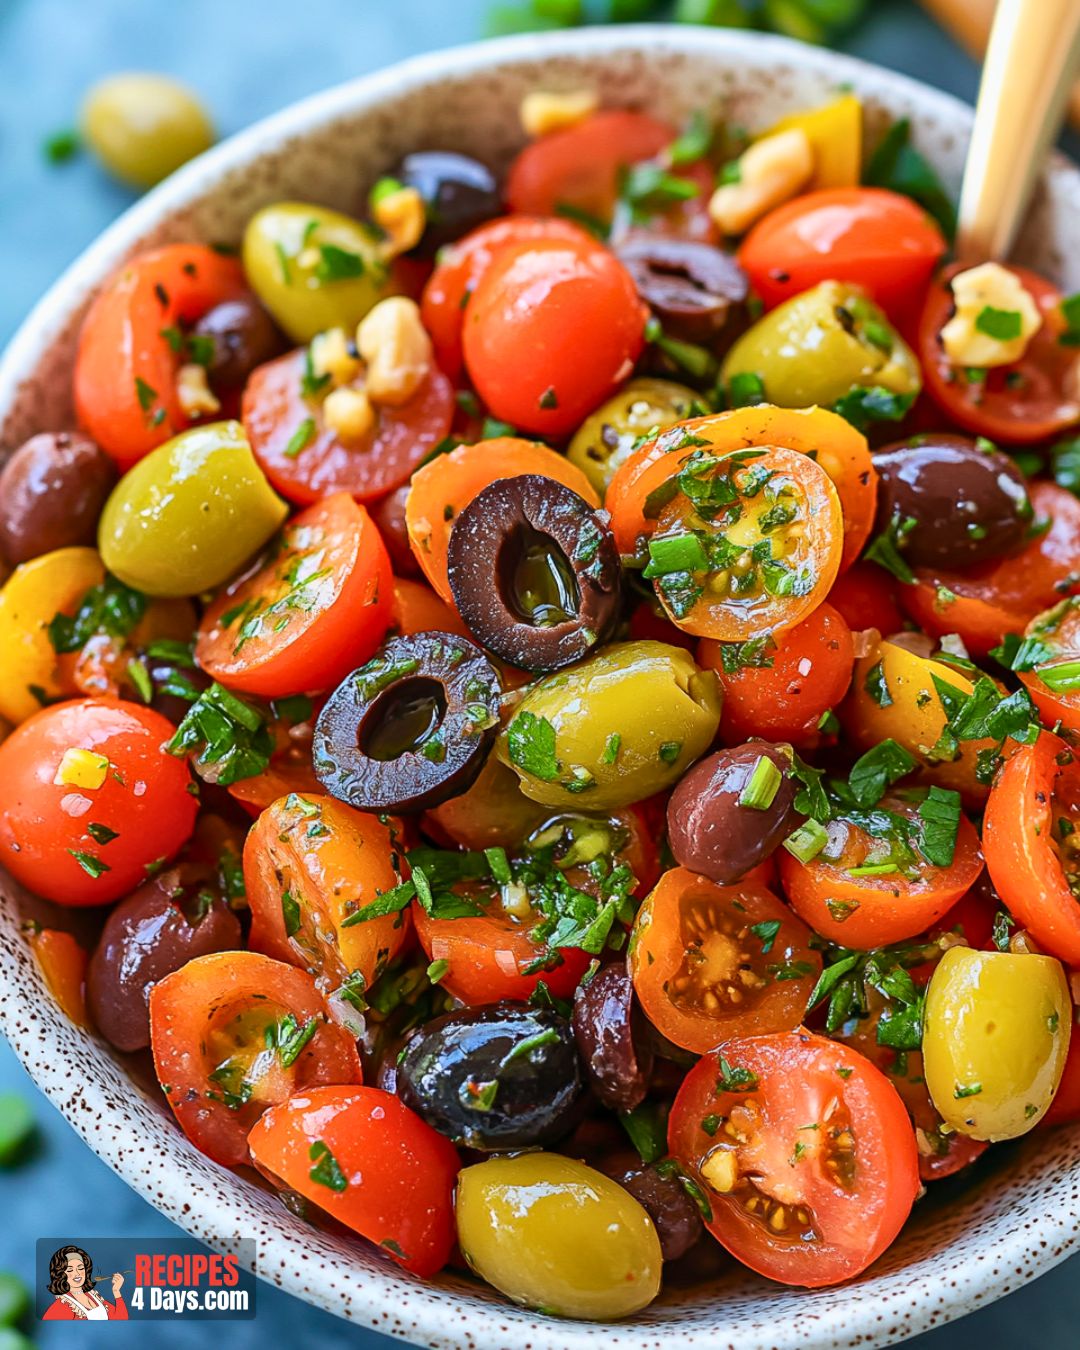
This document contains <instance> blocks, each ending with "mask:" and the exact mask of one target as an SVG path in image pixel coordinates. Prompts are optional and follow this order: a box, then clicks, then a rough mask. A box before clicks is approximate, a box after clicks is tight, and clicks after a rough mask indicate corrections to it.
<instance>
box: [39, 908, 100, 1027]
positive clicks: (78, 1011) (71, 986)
mask: <svg viewBox="0 0 1080 1350" xmlns="http://www.w3.org/2000/svg"><path fill="white" fill-rule="evenodd" d="M28 941H29V943H30V950H31V951H32V952H33V953H34V959H35V960H36V961H37V963H38V967H39V969H40V970H41V976H42V979H43V980H44V981H45V983H46V984H47V985H48V987H49V993H50V994H52V996H53V998H54V999H56V1002H57V1004H58V1005H59V1007H60V1011H61V1012H62V1013H63V1014H64V1016H65V1017H66V1018H67V1019H68V1021H70V1022H74V1023H75V1025H76V1026H77V1027H85V1026H89V1025H90V1023H89V1020H88V1019H87V1016H86V962H87V955H86V951H85V950H84V949H83V948H82V947H80V946H79V944H78V942H76V941H75V939H74V938H73V937H72V935H71V934H70V933H65V932H64V931H63V930H62V929H60V928H35V929H34V930H33V931H32V932H31V933H30V934H29V937H28Z"/></svg>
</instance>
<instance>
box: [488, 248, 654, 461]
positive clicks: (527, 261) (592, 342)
mask: <svg viewBox="0 0 1080 1350" xmlns="http://www.w3.org/2000/svg"><path fill="white" fill-rule="evenodd" d="M648 317H649V315H648V310H647V309H646V307H645V305H644V304H642V302H641V300H640V299H639V298H638V293H637V290H636V288H635V286H634V282H633V278H632V277H631V276H630V273H629V272H628V271H627V270H626V268H625V267H624V266H623V265H622V263H621V262H619V260H618V258H616V257H615V255H614V254H613V253H609V252H608V251H607V249H604V248H601V247H600V246H599V245H598V244H597V243H595V242H593V241H588V242H584V243H579V242H577V241H576V240H555V239H550V238H549V239H536V240H533V241H532V242H531V243H526V244H514V245H508V246H507V247H506V248H503V249H500V251H499V252H498V253H497V254H496V255H495V257H494V258H493V259H492V261H491V264H490V266H489V267H488V268H487V270H486V271H485V272H484V275H483V276H482V277H481V278H480V280H479V282H478V283H477V286H476V289H475V291H473V293H472V295H471V296H470V297H469V301H468V304H467V305H466V306H465V328H464V333H463V342H464V351H465V366H466V369H467V370H468V372H469V378H470V379H471V380H472V382H473V384H474V385H475V386H476V391H477V393H478V394H479V395H480V397H481V398H482V399H483V400H484V402H485V403H486V404H487V406H488V407H489V408H490V409H491V412H492V413H493V415H494V416H495V417H500V418H503V419H504V420H505V421H507V422H509V423H511V425H513V426H515V427H520V428H521V429H522V431H527V432H528V431H531V432H535V433H536V434H537V435H540V436H550V437H556V438H557V437H561V436H567V435H569V434H570V432H572V431H573V430H574V429H575V428H576V427H578V426H580V424H581V423H582V422H583V421H584V420H585V418H586V417H587V416H588V415H589V413H591V412H592V411H593V409H594V408H596V407H597V406H598V405H599V404H600V403H602V402H603V401H604V399H606V398H607V397H608V395H609V394H612V393H614V391H615V389H616V387H617V386H618V385H619V384H620V383H621V382H622V381H623V380H625V379H626V378H627V377H628V376H629V375H630V373H631V372H632V370H633V368H634V362H635V361H636V360H637V358H638V357H639V356H640V355H641V351H642V348H643V347H644V345H645V336H644V334H645V321H646V319H647V318H648ZM570 332H573V334H574V340H573V342H568V341H567V334H568V333H570Z"/></svg>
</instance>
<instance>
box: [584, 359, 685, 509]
mask: <svg viewBox="0 0 1080 1350" xmlns="http://www.w3.org/2000/svg"><path fill="white" fill-rule="evenodd" d="M697 397H698V396H697V394H695V393H694V391H693V390H692V389H688V388H687V387H686V385H684V384H675V383H674V382H673V381H671V380H648V379H641V380H631V381H630V383H629V384H626V385H624V386H623V387H622V388H621V389H620V390H619V392H618V393H617V394H614V395H613V396H612V397H611V398H609V399H608V401H607V402H606V403H603V404H601V405H600V407H599V408H597V410H596V411H595V412H594V413H592V414H591V415H590V416H589V417H587V418H586V419H585V421H584V422H582V424H581V426H580V427H578V429H577V431H576V432H575V434H574V439H573V440H572V441H571V442H570V446H569V449H568V450H567V452H566V458H567V459H568V460H569V461H570V462H571V464H576V465H577V466H578V468H579V469H580V470H581V471H582V473H583V474H584V475H585V477H586V478H587V479H588V480H589V482H590V483H591V484H592V485H593V487H594V488H595V489H596V490H597V492H599V493H600V495H601V497H602V496H603V495H604V493H605V492H606V491H607V488H608V484H609V483H610V482H611V480H612V478H613V477H614V476H615V470H616V469H617V468H618V467H619V465H620V464H622V462H623V461H624V460H625V459H627V458H628V457H629V455H630V452H631V450H632V449H633V448H634V445H635V443H636V442H637V441H638V439H639V438H640V437H641V436H644V435H645V434H646V432H648V431H651V430H652V428H653V427H659V429H660V430H661V431H663V430H664V428H665V427H670V426H674V425H675V423H676V422H683V421H685V420H686V418H688V417H690V416H691V414H692V409H693V406H694V402H695V400H696V399H697Z"/></svg>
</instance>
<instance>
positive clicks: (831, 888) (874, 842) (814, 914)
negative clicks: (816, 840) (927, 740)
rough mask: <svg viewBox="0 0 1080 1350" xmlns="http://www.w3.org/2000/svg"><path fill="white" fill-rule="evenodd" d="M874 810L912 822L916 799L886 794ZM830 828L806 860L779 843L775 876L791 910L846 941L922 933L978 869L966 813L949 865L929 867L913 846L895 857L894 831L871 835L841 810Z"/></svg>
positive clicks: (884, 940)
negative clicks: (823, 844)
mask: <svg viewBox="0 0 1080 1350" xmlns="http://www.w3.org/2000/svg"><path fill="white" fill-rule="evenodd" d="M875 809H876V811H877V812H878V813H881V812H885V811H888V812H891V813H893V815H895V816H899V817H903V818H904V819H905V820H907V821H913V820H915V818H916V816H917V813H918V809H919V803H918V801H917V800H914V799H913V797H910V796H908V795H907V794H905V795H904V796H900V795H889V796H886V797H884V798H883V799H882V801H881V802H880V803H879V804H878V806H877V807H876V808H875ZM827 829H828V833H829V842H828V844H827V845H826V847H825V849H824V850H823V851H822V852H821V853H819V854H818V855H817V857H816V858H813V859H811V861H810V862H808V863H804V862H800V861H799V859H798V858H796V857H794V855H793V854H791V853H789V852H788V851H787V850H786V849H780V850H778V852H779V858H778V861H779V865H780V881H781V884H782V885H783V888H784V894H785V895H786V896H787V898H788V900H789V901H790V903H791V905H792V907H793V908H794V910H795V912H796V914H798V915H799V917H800V918H801V919H803V920H804V921H805V922H806V923H808V924H809V925H810V927H811V928H813V930H814V931H815V932H816V933H820V934H821V935H822V937H827V938H828V939H829V941H830V942H837V943H840V944H841V945H842V946H844V947H857V948H860V949H862V950H869V948H871V947H883V946H886V945H887V944H889V943H891V942H903V941H904V940H905V939H907V938H912V937H915V936H916V934H918V933H923V932H925V931H926V929H928V928H929V927H930V926H931V925H932V924H934V923H936V922H937V921H938V919H940V918H941V916H942V915H943V914H945V913H947V912H948V910H949V909H950V908H951V906H953V905H954V904H955V903H956V902H957V900H959V899H960V897H961V896H962V895H963V894H964V892H965V891H966V890H968V889H969V888H970V887H971V886H973V885H974V883H975V881H976V880H977V878H978V876H979V873H980V872H981V871H982V866H983V860H982V854H981V853H980V852H979V836H978V835H977V834H976V832H975V827H974V825H972V823H971V821H970V820H968V818H967V817H966V816H965V815H961V817H960V827H959V830H958V832H957V836H956V850H955V852H954V854H953V860H952V862H951V863H950V864H949V866H948V867H935V866H933V865H932V864H931V863H928V862H927V861H926V860H925V859H924V858H923V857H922V856H921V855H919V854H918V853H916V852H915V850H914V848H913V847H909V848H907V849H906V850H904V852H903V856H901V857H896V856H894V855H895V854H896V852H897V850H898V849H902V845H903V841H902V839H901V838H900V837H899V836H897V837H896V838H891V839H886V838H884V837H875V836H874V835H872V834H870V833H869V832H868V831H867V830H866V829H864V828H863V827H862V825H860V824H857V823H856V822H855V821H853V820H846V819H844V818H843V817H840V818H838V819H836V820H832V821H830V822H829V824H828V826H827ZM894 864H895V865H894ZM865 869H870V870H865ZM885 869H888V870H885Z"/></svg>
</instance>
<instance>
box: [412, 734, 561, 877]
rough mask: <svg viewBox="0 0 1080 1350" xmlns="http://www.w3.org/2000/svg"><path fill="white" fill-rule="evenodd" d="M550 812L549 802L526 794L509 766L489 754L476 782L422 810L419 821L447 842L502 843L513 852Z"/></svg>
mask: <svg viewBox="0 0 1080 1350" xmlns="http://www.w3.org/2000/svg"><path fill="white" fill-rule="evenodd" d="M550 816H551V807H550V806H541V805H540V803H539V802H534V801H531V800H530V799H529V798H528V797H526V796H525V794H524V793H523V792H522V791H521V780H520V779H519V778H518V776H517V774H516V773H515V772H514V770H513V769H511V768H510V767H509V766H508V765H506V764H504V763H503V762H502V760H501V759H499V758H498V757H497V756H496V755H489V756H488V758H487V760H486V761H485V763H484V767H483V768H482V769H481V770H480V773H479V775H478V776H477V778H476V781H475V782H474V783H473V784H472V785H471V786H470V787H468V788H466V790H465V791H464V792H462V793H459V794H458V795H457V796H456V797H450V798H449V799H448V800H447V801H445V802H440V804H439V805H438V806H436V807H433V808H432V810H430V811H426V812H425V813H424V816H423V825H424V829H425V830H426V831H427V832H428V833H429V834H431V835H432V837H433V838H435V839H437V840H438V841H439V842H440V843H442V844H445V845H446V846H448V847H449V846H451V845H456V846H457V847H458V848H466V849H476V850H477V851H479V850H481V849H485V848H504V849H507V850H508V851H509V852H511V853H513V852H514V850H516V849H518V848H520V847H521V844H522V842H523V841H524V840H525V839H527V838H528V837H529V835H530V834H531V833H532V832H533V830H535V829H537V828H538V827H539V826H540V825H542V824H543V823H544V822H545V821H547V820H548V819H549V818H550Z"/></svg>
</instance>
